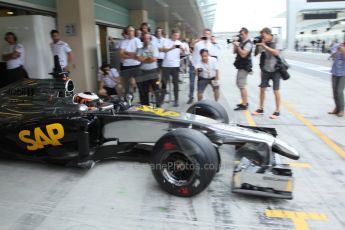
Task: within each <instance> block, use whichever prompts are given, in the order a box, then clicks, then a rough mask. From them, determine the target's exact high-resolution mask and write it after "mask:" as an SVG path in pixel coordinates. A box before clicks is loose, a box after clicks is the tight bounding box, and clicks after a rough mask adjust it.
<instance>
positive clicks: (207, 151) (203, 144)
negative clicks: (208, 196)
mask: <svg viewBox="0 0 345 230" xmlns="http://www.w3.org/2000/svg"><path fill="white" fill-rule="evenodd" d="M151 162H152V165H151V167H152V173H153V175H154V177H155V179H156V180H157V182H158V184H159V185H160V186H161V187H162V188H163V189H164V190H165V191H167V192H169V193H171V194H173V195H176V196H182V197H191V196H194V195H196V194H198V193H200V192H201V191H203V190H204V189H205V188H206V187H207V186H208V185H209V184H210V182H211V181H212V179H213V177H214V175H215V174H216V172H217V169H218V166H219V159H218V155H217V151H216V149H215V147H214V146H213V145H212V142H211V141H210V140H209V139H208V138H207V137H206V136H205V135H203V134H202V133H200V132H199V131H196V130H193V129H185V128H183V129H177V130H175V131H172V132H169V133H167V134H165V135H164V136H163V137H161V138H160V139H159V140H158V142H157V143H156V145H155V147H154V149H153V151H152V154H151Z"/></svg>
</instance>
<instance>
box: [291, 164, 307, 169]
mask: <svg viewBox="0 0 345 230" xmlns="http://www.w3.org/2000/svg"><path fill="white" fill-rule="evenodd" d="M289 166H290V167H292V168H311V165H310V164H308V163H289Z"/></svg>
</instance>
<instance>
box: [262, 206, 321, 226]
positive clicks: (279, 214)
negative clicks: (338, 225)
mask: <svg viewBox="0 0 345 230" xmlns="http://www.w3.org/2000/svg"><path fill="white" fill-rule="evenodd" d="M265 215H266V216H267V217H270V218H287V219H291V220H292V222H293V223H294V225H295V228H296V230H308V229H309V226H308V223H307V222H306V221H307V220H318V221H326V220H327V216H326V215H325V214H323V213H316V212H294V211H286V210H266V211H265Z"/></svg>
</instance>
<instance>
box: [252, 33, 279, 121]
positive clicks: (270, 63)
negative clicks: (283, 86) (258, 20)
mask: <svg viewBox="0 0 345 230" xmlns="http://www.w3.org/2000/svg"><path fill="white" fill-rule="evenodd" d="M260 34H261V40H262V41H261V42H260V43H256V45H257V46H259V47H261V52H264V57H265V58H264V60H263V63H262V78H261V84H260V86H259V87H260V105H259V108H258V109H257V110H256V111H255V112H253V113H252V114H253V115H254V116H256V115H262V114H264V101H265V90H266V88H267V87H269V84H268V83H269V81H270V80H272V82H273V92H274V98H275V110H274V112H273V113H272V114H271V115H270V118H271V119H277V118H279V116H280V92H279V86H280V74H279V72H278V71H276V69H275V65H276V64H277V57H278V56H279V55H280V53H281V51H282V49H283V46H282V43H281V40H280V38H279V37H278V36H277V35H273V34H272V31H271V30H270V29H269V28H267V27H265V28H263V29H262V30H261V31H260Z"/></svg>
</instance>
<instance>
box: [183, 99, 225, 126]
mask: <svg viewBox="0 0 345 230" xmlns="http://www.w3.org/2000/svg"><path fill="white" fill-rule="evenodd" d="M187 113H191V114H195V115H200V116H204V117H208V118H212V119H214V120H217V121H220V122H223V123H225V124H228V123H229V116H228V113H227V112H226V110H225V108H224V107H223V106H222V105H221V104H219V103H218V102H215V101H211V100H202V101H198V102H195V103H194V104H192V105H191V106H190V107H189V108H188V110H187Z"/></svg>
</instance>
